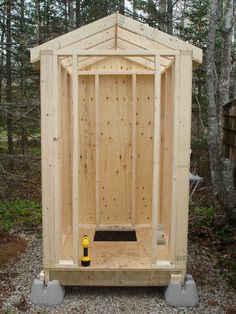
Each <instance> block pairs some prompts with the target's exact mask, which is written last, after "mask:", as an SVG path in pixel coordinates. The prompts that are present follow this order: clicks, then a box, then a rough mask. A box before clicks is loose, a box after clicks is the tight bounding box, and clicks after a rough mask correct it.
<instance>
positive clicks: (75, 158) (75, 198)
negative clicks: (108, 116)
mask: <svg viewBox="0 0 236 314" xmlns="http://www.w3.org/2000/svg"><path fill="white" fill-rule="evenodd" d="M78 82H79V80H78V56H77V55H73V56H72V219H73V224H72V228H73V263H74V265H77V264H78V260H79V247H80V241H79V232H78V224H79V221H78V217H79V97H78V93H79V88H78V85H79V84H78Z"/></svg>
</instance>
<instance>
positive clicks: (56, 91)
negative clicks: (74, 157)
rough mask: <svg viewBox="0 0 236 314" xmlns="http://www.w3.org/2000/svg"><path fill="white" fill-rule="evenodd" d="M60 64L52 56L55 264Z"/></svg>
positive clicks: (57, 235) (58, 235)
mask: <svg viewBox="0 0 236 314" xmlns="http://www.w3.org/2000/svg"><path fill="white" fill-rule="evenodd" d="M59 66H60V63H59V58H58V56H57V55H53V84H52V87H53V103H52V107H53V173H54V185H53V188H54V193H53V195H54V219H55V230H54V232H55V233H54V237H55V264H57V263H58V262H59V259H60V256H59V255H60V238H61V234H60V209H61V206H60V204H61V202H60V184H61V179H60V141H61V139H60V136H59V125H60V113H61V106H60V105H61V104H60V98H59V86H60V84H59V82H60V68H59Z"/></svg>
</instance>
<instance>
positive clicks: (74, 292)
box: [0, 234, 236, 314]
mask: <svg viewBox="0 0 236 314" xmlns="http://www.w3.org/2000/svg"><path fill="white" fill-rule="evenodd" d="M21 236H22V237H23V238H25V239H26V240H27V242H28V247H27V250H26V253H25V254H24V255H22V256H21V259H20V260H18V262H16V263H12V264H11V265H8V266H7V267H6V268H5V269H4V270H2V271H0V313H9V314H10V313H11V314H12V313H63V314H64V313H114V314H116V313H135V314H139V313H140V314H141V313H142V314H143V313H149V314H154V313H158V314H165V313H203V314H204V313H206V314H210V313H217V314H221V313H226V314H235V313H236V296H235V291H234V290H232V289H231V288H229V287H228V286H227V284H226V283H225V282H224V279H223V278H222V277H221V276H220V274H219V273H217V272H216V271H215V269H214V267H213V265H214V264H215V258H214V256H213V255H212V254H211V253H210V251H209V250H208V249H206V248H204V249H199V248H198V246H197V244H196V243H194V244H190V246H189V263H188V265H189V272H190V273H191V274H192V275H193V276H194V279H195V280H196V282H197V285H198V292H199V298H200V303H199V305H198V306H197V307H195V308H189V309H184V308H179V309H176V308H172V307H170V306H167V305H166V304H165V301H164V298H163V289H161V288H94V287H78V288H77V287H73V288H72V287H67V288H66V297H65V302H64V304H63V305H60V306H55V307H46V306H41V307H39V306H34V305H32V304H31V303H30V300H29V294H30V289H31V284H32V281H33V278H34V277H35V276H36V275H37V274H38V273H39V272H40V271H41V269H42V241H41V237H40V236H39V235H37V234H22V235H21Z"/></svg>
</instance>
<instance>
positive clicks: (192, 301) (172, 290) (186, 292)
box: [164, 274, 199, 307]
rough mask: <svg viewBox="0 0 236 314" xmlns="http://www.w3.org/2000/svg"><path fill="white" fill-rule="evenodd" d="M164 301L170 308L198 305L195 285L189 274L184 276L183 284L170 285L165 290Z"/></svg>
mask: <svg viewBox="0 0 236 314" xmlns="http://www.w3.org/2000/svg"><path fill="white" fill-rule="evenodd" d="M164 294H165V300H166V303H167V304H168V305H172V306H179V307H185V306H195V305H197V304H198V301H199V300H198V293H197V287H196V283H195V281H194V280H193V277H192V276H191V275H189V274H186V276H185V283H184V285H183V286H181V284H180V283H170V284H169V286H168V287H167V288H166V290H165V293H164Z"/></svg>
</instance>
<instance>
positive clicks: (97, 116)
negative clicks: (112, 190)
mask: <svg viewBox="0 0 236 314" xmlns="http://www.w3.org/2000/svg"><path fill="white" fill-rule="evenodd" d="M95 155H96V227H99V225H100V193H99V188H100V184H99V182H100V178H99V177H100V173H99V163H100V158H99V75H98V74H96V75H95Z"/></svg>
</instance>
